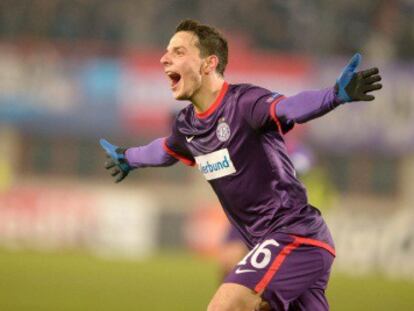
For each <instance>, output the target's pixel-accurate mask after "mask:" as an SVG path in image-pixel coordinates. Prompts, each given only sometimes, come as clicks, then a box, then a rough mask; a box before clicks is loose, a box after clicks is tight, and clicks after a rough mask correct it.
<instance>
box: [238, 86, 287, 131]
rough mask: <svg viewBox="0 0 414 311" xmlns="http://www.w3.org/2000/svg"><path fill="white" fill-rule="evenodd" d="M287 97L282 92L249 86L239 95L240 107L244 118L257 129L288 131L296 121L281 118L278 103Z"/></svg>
mask: <svg viewBox="0 0 414 311" xmlns="http://www.w3.org/2000/svg"><path fill="white" fill-rule="evenodd" d="M284 98H285V96H283V95H282V94H280V93H277V92H271V91H269V90H267V89H265V88H262V87H258V86H249V87H248V88H246V90H245V91H244V92H242V94H241V95H240V97H239V109H241V113H242V115H243V117H244V119H245V120H246V121H247V123H249V125H250V126H251V127H252V128H253V129H255V130H262V131H263V130H264V131H266V130H274V129H275V125H276V130H277V131H279V132H281V133H283V134H284V133H287V132H288V131H290V130H291V129H292V128H293V125H294V123H293V122H292V123H287V122H283V121H281V120H279V119H278V118H277V116H276V105H277V104H278V103H279V102H280V101H281V100H283V99H284Z"/></svg>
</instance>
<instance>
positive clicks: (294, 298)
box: [224, 233, 335, 311]
mask: <svg viewBox="0 0 414 311" xmlns="http://www.w3.org/2000/svg"><path fill="white" fill-rule="evenodd" d="M334 258H335V250H334V249H333V248H332V247H331V246H330V245H328V244H327V243H324V242H321V241H318V240H314V239H309V238H304V237H299V236H293V235H288V234H285V233H273V234H270V235H269V236H268V237H267V238H266V239H265V240H264V241H263V242H261V243H259V244H257V245H256V246H255V247H254V248H253V249H252V250H251V251H250V252H249V253H248V254H247V255H246V256H245V257H244V258H243V259H242V260H241V261H240V262H239V263H238V264H237V265H236V266H235V267H234V269H233V271H232V272H230V274H229V275H228V276H227V277H226V278H225V280H224V283H237V284H240V285H243V286H246V287H248V288H250V289H252V290H254V291H255V292H257V293H259V294H261V295H262V297H263V299H265V300H266V301H267V302H268V303H269V304H270V305H271V307H272V310H275V311H276V310H277V311H279V310H289V311H292V310H312V311H319V310H329V305H328V302H327V300H326V297H325V289H326V287H327V283H328V280H329V274H330V271H331V266H332V263H333V260H334Z"/></svg>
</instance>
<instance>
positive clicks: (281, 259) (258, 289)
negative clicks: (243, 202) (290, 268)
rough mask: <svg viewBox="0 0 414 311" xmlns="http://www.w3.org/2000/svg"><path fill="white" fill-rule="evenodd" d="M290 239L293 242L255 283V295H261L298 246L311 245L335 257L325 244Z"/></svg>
mask: <svg viewBox="0 0 414 311" xmlns="http://www.w3.org/2000/svg"><path fill="white" fill-rule="evenodd" d="M291 237H292V238H294V240H293V242H292V243H290V244H288V245H286V246H285V247H284V248H283V249H282V250H281V252H280V253H279V255H277V256H276V258H275V260H274V261H273V262H272V264H271V266H270V268H269V270H267V272H266V273H265V275H264V276H263V278H262V279H261V280H260V281H259V283H257V285H256V287H255V288H254V290H255V292H256V293H262V292H263V290H264V289H265V288H266V287H267V285H268V284H269V282H270V280H271V279H272V278H273V277H274V276H275V274H276V272H277V271H278V270H279V268H280V266H281V265H282V263H283V262H284V261H285V259H286V257H287V256H288V255H289V254H290V253H291V252H292V251H293V250H294V249H296V248H298V247H299V246H300V245H302V244H305V245H312V246H316V247H320V248H323V249H325V250H327V251H328V252H330V253H331V254H332V255H333V256H335V250H334V249H333V248H332V247H331V246H330V245H329V244H327V243H325V242H321V241H318V240H314V239H309V238H303V237H300V236H295V235H291Z"/></svg>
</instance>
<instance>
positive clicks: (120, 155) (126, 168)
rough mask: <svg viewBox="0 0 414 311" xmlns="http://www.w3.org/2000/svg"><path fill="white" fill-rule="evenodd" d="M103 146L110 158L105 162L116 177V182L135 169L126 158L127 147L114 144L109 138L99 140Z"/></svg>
mask: <svg viewBox="0 0 414 311" xmlns="http://www.w3.org/2000/svg"><path fill="white" fill-rule="evenodd" d="M99 143H100V144H101V147H102V148H103V149H104V150H105V152H106V156H107V158H108V160H107V161H106V162H105V168H106V169H107V170H111V172H110V174H111V175H112V176H113V177H115V178H116V179H115V182H116V183H119V182H120V181H122V180H123V179H124V178H125V177H126V176H128V174H129V172H130V171H131V170H132V169H133V167H131V166H130V165H129V164H128V162H127V161H126V158H125V151H126V149H125V148H121V147H118V146H115V145H112V144H111V143H109V142H108V141H107V140H105V139H103V138H101V139H100V140H99Z"/></svg>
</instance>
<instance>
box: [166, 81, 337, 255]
mask: <svg viewBox="0 0 414 311" xmlns="http://www.w3.org/2000/svg"><path fill="white" fill-rule="evenodd" d="M283 98H284V97H283V96H282V95H280V94H278V93H275V92H271V91H269V90H267V89H264V88H261V87H257V86H254V85H250V84H234V85H228V84H227V83H224V85H223V87H222V89H221V91H220V94H219V96H218V98H217V100H216V101H215V102H214V103H213V104H212V105H211V106H210V108H209V109H208V110H207V111H206V112H204V113H197V112H196V111H195V110H194V106H193V105H189V106H187V107H186V108H184V109H183V110H181V111H180V113H179V114H178V116H177V118H176V120H175V123H174V124H173V130H172V134H171V135H170V136H169V137H168V138H166V140H165V150H166V151H167V152H168V153H169V154H170V155H172V156H174V157H176V158H178V159H180V160H181V161H183V162H184V163H185V164H187V165H197V167H198V169H199V170H200V171H201V172H202V174H203V175H204V176H205V178H206V179H207V180H208V182H209V183H210V185H211V186H212V188H213V189H214V191H215V193H216V195H217V196H218V198H219V200H220V202H221V204H222V206H223V208H224V211H225V213H226V214H227V216H228V218H229V220H230V221H231V223H232V224H233V225H234V226H235V227H236V228H237V229H238V230H239V231H240V233H241V235H242V237H243V238H244V239H245V241H246V243H247V245H248V246H249V247H250V248H251V247H253V246H254V245H255V244H257V243H259V242H260V241H262V240H263V238H264V237H265V236H267V235H269V234H271V233H274V232H283V233H290V234H295V235H300V236H305V237H311V238H314V239H317V240H320V241H325V242H327V243H329V244H330V245H332V246H333V242H332V239H331V237H330V234H329V230H328V228H327V226H326V224H325V222H324V221H323V219H322V217H321V215H320V212H319V211H318V210H317V209H315V208H313V207H312V206H310V205H309V204H308V201H307V197H306V190H305V188H304V187H303V185H302V184H301V183H300V182H299V180H298V179H297V178H296V176H295V170H294V167H293V165H292V163H291V161H290V159H289V157H288V155H287V151H286V147H285V143H284V140H283V133H286V132H288V131H289V130H290V129H291V128H292V127H293V123H289V122H288V121H284V120H278V118H277V117H276V114H275V105H277V103H278V102H279V101H280V100H281V99H283Z"/></svg>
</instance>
